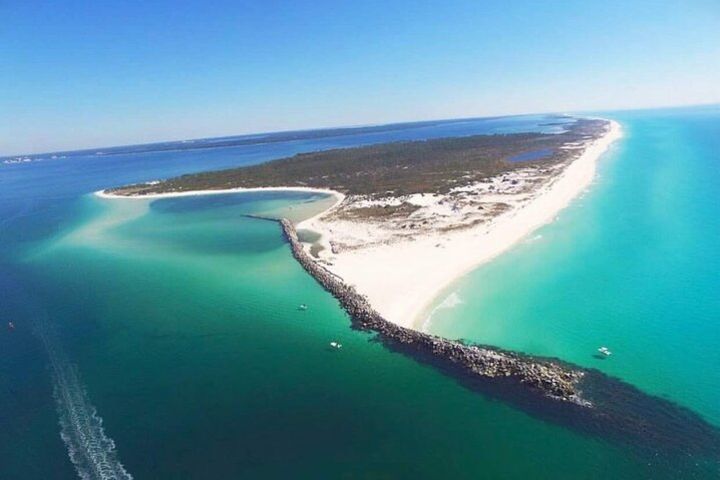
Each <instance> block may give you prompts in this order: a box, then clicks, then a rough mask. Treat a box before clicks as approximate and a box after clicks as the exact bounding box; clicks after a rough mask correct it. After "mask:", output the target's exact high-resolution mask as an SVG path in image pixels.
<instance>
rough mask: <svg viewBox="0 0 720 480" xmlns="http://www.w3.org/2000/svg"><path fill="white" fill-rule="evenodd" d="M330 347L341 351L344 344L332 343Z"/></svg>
mask: <svg viewBox="0 0 720 480" xmlns="http://www.w3.org/2000/svg"><path fill="white" fill-rule="evenodd" d="M330 346H331V347H332V348H334V349H336V350H340V349H341V348H342V343H338V342H330Z"/></svg>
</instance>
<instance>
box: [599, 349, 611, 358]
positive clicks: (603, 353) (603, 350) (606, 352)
mask: <svg viewBox="0 0 720 480" xmlns="http://www.w3.org/2000/svg"><path fill="white" fill-rule="evenodd" d="M598 352H600V354H601V355H605V356H606V357H609V356H610V355H612V352H611V351H610V349H609V348H607V347H600V348H598Z"/></svg>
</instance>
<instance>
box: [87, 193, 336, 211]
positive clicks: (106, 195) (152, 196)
mask: <svg viewBox="0 0 720 480" xmlns="http://www.w3.org/2000/svg"><path fill="white" fill-rule="evenodd" d="M272 191H278V192H309V193H324V194H327V195H332V196H334V197H335V198H337V199H338V201H337V203H336V204H335V205H333V206H332V207H331V209H332V208H334V207H335V206H336V205H337V204H339V203H341V202H342V201H343V200H344V199H345V195H343V194H342V193H340V192H337V191H335V190H330V189H325V188H310V187H259V188H226V189H218V190H192V191H187V192H166V193H149V194H147V195H115V194H113V193H109V192H107V191H106V190H98V191H97V192H94V194H95V195H97V196H98V197H100V198H108V199H120V198H122V199H159V198H174V197H193V196H196V195H222V194H227V193H248V192H272ZM328 211H329V210H326V211H324V212H321V214H320V215H325V214H327V213H328ZM313 218H315V217H313Z"/></svg>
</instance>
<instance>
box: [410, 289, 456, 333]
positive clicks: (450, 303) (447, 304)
mask: <svg viewBox="0 0 720 480" xmlns="http://www.w3.org/2000/svg"><path fill="white" fill-rule="evenodd" d="M461 303H463V301H462V298H460V295H458V294H457V292H453V293H451V294H450V295H448V296H447V297H445V300H443V301H442V303H440V305H438V306H437V307H435V308H433V309H432V311H431V312H430V315H428V316H427V318H426V319H425V321H424V322H423V324H422V327H421V328H420V331H421V332H427V329H428V328H429V327H430V321H431V320H432V317H433V315H435V312H437V311H438V310H442V309H449V308H455V307H456V306H458V305H460V304H461Z"/></svg>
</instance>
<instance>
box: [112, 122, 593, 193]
mask: <svg viewBox="0 0 720 480" xmlns="http://www.w3.org/2000/svg"><path fill="white" fill-rule="evenodd" d="M605 124H606V122H605V121H604V120H590V119H579V120H578V121H577V122H575V123H574V124H572V125H571V126H570V127H569V130H568V131H567V132H565V133H561V134H541V133H518V134H507V135H475V136H470V137H456V138H441V139H435V140H427V141H416V142H396V143H386V144H379V145H369V146H365V147H357V148H346V149H335V150H326V151H320V152H313V153H303V154H298V155H295V156H294V157H289V158H282V159H278V160H274V161H270V162H267V163H263V164H260V165H254V166H249V167H241V168H233V169H229V170H219V171H214V172H206V173H198V174H193V175H183V176H181V177H177V178H173V179H169V180H165V181H162V182H159V183H156V184H137V185H129V186H125V187H120V188H116V189H112V190H111V191H112V192H113V193H116V194H120V195H146V194H150V193H165V192H182V191H191V190H217V189H228V188H237V187H246V188H250V187H272V186H302V187H317V188H332V189H334V190H338V191H342V192H344V193H347V194H351V195H375V194H387V193H392V194H394V195H404V194H411V193H429V192H438V193H443V192H446V191H448V190H450V189H451V188H454V187H458V186H462V185H466V184H469V183H474V182H476V181H478V180H481V179H483V178H488V177H493V176H495V175H498V174H500V173H504V172H509V171H512V170H515V169H518V168H523V167H525V166H527V165H529V164H535V165H537V164H547V165H551V164H558V163H561V162H565V161H568V160H570V159H572V158H574V156H575V155H577V153H578V150H577V149H575V150H568V149H561V148H560V147H562V146H563V145H565V144H567V143H572V142H581V141H585V140H587V139H588V138H590V137H594V136H597V135H599V134H600V133H601V132H602V131H603V128H604V126H605ZM538 150H549V151H551V152H552V153H551V155H549V156H547V157H545V158H542V159H540V160H533V161H527V162H511V161H510V159H512V158H513V157H515V156H517V155H520V154H523V153H527V152H534V151H538Z"/></svg>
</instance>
